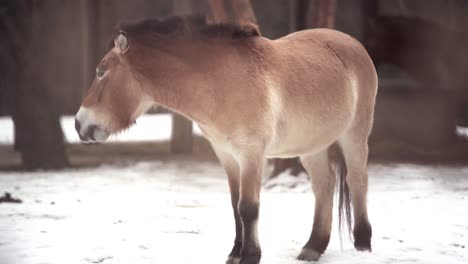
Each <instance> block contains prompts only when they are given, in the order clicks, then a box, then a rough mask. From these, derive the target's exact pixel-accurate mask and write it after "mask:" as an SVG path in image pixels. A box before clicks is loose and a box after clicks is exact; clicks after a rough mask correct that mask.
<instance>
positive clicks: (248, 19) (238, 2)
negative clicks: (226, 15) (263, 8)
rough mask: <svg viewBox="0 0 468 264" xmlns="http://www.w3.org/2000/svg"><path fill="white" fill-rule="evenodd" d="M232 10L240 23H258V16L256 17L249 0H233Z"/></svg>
mask: <svg viewBox="0 0 468 264" xmlns="http://www.w3.org/2000/svg"><path fill="white" fill-rule="evenodd" d="M231 3H232V10H233V11H234V16H235V17H236V21H237V22H238V23H240V24H243V23H254V24H257V18H256V17H255V13H254V10H253V8H252V4H251V3H250V1H249V0H232V2H231Z"/></svg>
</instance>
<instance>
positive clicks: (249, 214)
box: [238, 200, 261, 264]
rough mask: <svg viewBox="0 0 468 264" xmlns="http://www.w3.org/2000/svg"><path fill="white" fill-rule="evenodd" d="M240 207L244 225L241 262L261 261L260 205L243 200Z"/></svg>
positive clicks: (248, 263) (243, 263) (249, 263)
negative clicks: (259, 241)
mask: <svg viewBox="0 0 468 264" xmlns="http://www.w3.org/2000/svg"><path fill="white" fill-rule="evenodd" d="M238 208H239V214H240V217H241V219H242V227H243V239H242V249H241V254H240V255H241V263H242V264H251V263H252V264H256V263H259V261H260V258H261V250H260V245H259V243H258V238H257V222H258V213H259V205H258V203H255V202H252V201H242V200H241V201H240V202H239V207H238Z"/></svg>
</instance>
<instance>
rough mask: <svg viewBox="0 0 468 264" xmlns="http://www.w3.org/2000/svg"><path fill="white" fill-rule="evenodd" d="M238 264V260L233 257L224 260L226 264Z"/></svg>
mask: <svg viewBox="0 0 468 264" xmlns="http://www.w3.org/2000/svg"><path fill="white" fill-rule="evenodd" d="M239 263H240V258H235V257H228V259H227V260H226V264H239Z"/></svg>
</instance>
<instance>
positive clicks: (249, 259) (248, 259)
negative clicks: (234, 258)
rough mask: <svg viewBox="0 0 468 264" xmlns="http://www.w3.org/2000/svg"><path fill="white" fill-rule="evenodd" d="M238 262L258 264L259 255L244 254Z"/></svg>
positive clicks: (241, 263)
mask: <svg viewBox="0 0 468 264" xmlns="http://www.w3.org/2000/svg"><path fill="white" fill-rule="evenodd" d="M239 263H240V264H258V263H260V256H245V257H242V258H241V260H240V262H239Z"/></svg>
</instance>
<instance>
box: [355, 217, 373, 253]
mask: <svg viewBox="0 0 468 264" xmlns="http://www.w3.org/2000/svg"><path fill="white" fill-rule="evenodd" d="M353 235H354V247H355V248H356V249H357V250H360V251H371V250H372V247H371V237H372V227H371V225H370V223H369V220H368V219H367V216H361V217H359V218H358V219H355V223H354V230H353Z"/></svg>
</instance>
